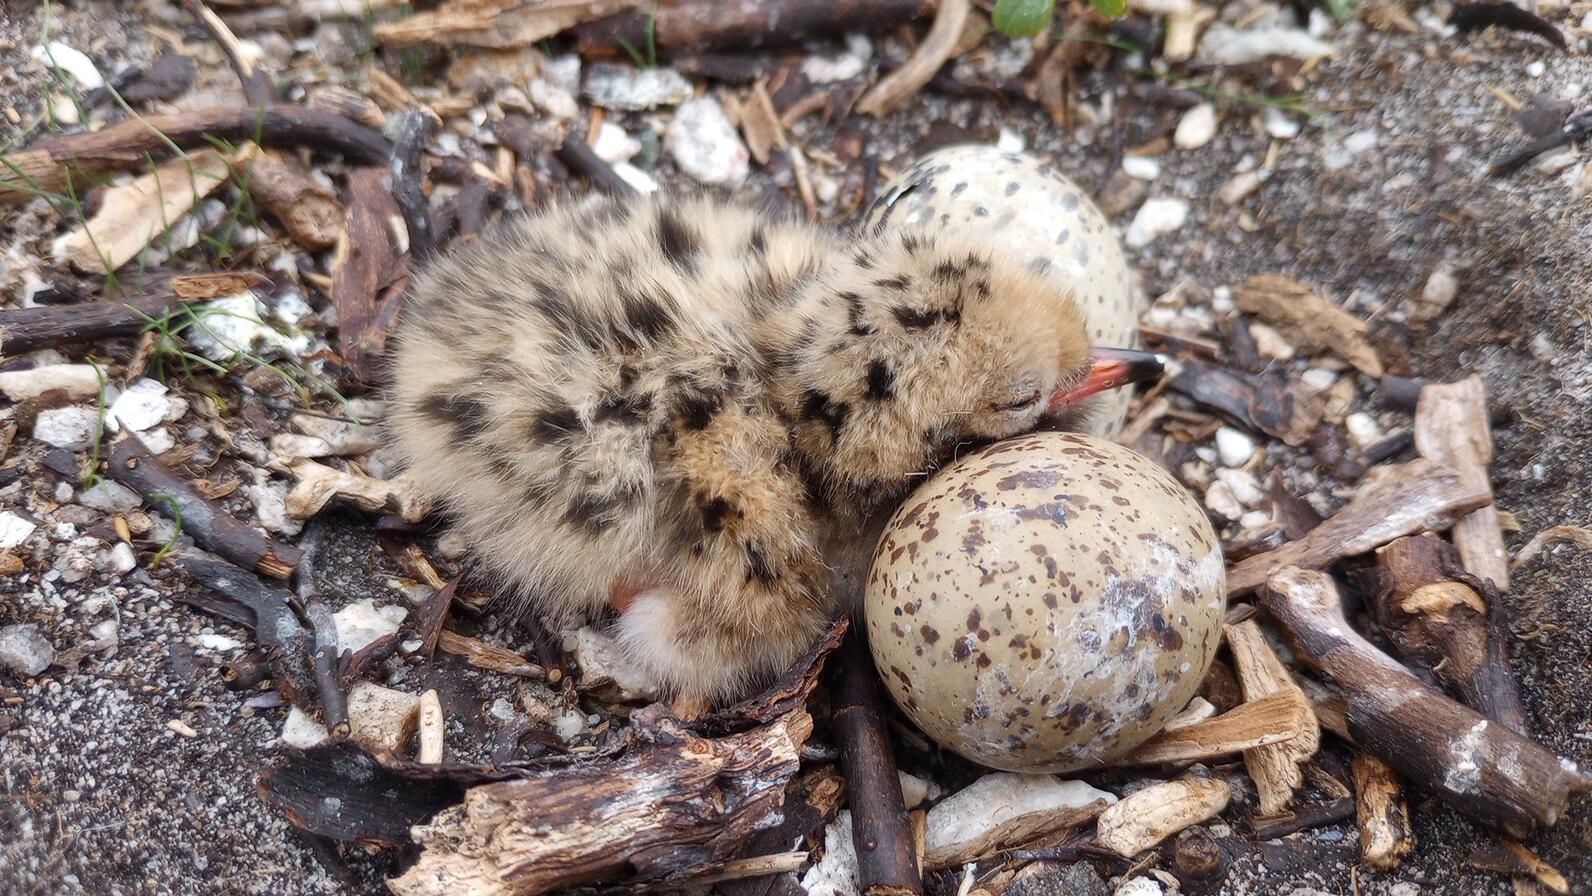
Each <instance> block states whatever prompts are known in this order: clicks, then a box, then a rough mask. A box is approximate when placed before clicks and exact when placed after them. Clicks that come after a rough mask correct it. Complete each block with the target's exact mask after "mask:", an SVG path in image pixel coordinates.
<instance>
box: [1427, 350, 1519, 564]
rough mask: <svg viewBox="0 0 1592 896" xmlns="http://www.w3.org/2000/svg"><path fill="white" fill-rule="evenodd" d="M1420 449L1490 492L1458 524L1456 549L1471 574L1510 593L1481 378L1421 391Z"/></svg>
mask: <svg viewBox="0 0 1592 896" xmlns="http://www.w3.org/2000/svg"><path fill="white" fill-rule="evenodd" d="M1415 449H1416V450H1417V451H1419V452H1420V453H1421V456H1422V457H1427V458H1431V459H1432V460H1434V461H1437V462H1438V463H1440V464H1447V465H1448V466H1450V467H1453V468H1454V471H1455V472H1456V473H1458V474H1459V476H1460V479H1462V480H1464V482H1465V483H1466V484H1467V485H1469V486H1471V487H1472V488H1477V489H1486V490H1487V496H1488V499H1489V500H1488V502H1487V504H1486V506H1483V507H1478V508H1476V509H1475V510H1473V511H1471V512H1470V513H1468V514H1466V515H1465V516H1462V517H1460V518H1459V519H1457V520H1455V521H1454V534H1453V538H1454V547H1456V548H1458V549H1459V556H1460V559H1462V560H1463V561H1464V562H1465V568H1466V569H1468V570H1470V572H1471V573H1472V574H1473V575H1475V576H1476V577H1477V578H1481V579H1491V580H1492V583H1493V584H1494V585H1496V586H1498V590H1499V591H1508V590H1509V555H1508V554H1507V553H1506V552H1505V551H1504V536H1503V530H1502V529H1500V528H1499V525H1498V509H1497V508H1496V507H1494V506H1493V504H1492V501H1491V498H1492V483H1491V481H1490V480H1489V479H1488V476H1487V465H1488V464H1490V463H1491V462H1492V454H1493V446H1492V429H1491V427H1490V426H1489V424H1488V421H1487V388H1486V386H1484V385H1483V384H1482V381H1481V377H1479V376H1475V375H1472V376H1469V377H1466V378H1465V379H1462V380H1460V381H1459V382H1457V383H1441V384H1437V383H1434V384H1432V385H1429V386H1427V387H1425V388H1424V389H1422V390H1421V397H1420V401H1419V402H1418V403H1417V404H1416V406H1415Z"/></svg>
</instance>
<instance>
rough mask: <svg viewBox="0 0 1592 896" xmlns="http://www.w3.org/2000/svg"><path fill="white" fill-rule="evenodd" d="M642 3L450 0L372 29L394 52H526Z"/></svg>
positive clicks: (612, 0)
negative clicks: (427, 47) (418, 48)
mask: <svg viewBox="0 0 1592 896" xmlns="http://www.w3.org/2000/svg"><path fill="white" fill-rule="evenodd" d="M641 2H642V0H449V2H446V3H443V4H441V5H440V6H438V7H437V8H436V9H432V10H428V11H425V12H417V13H415V14H414V15H411V16H408V17H406V18H403V19H399V20H397V21H392V22H380V23H377V25H376V39H377V40H379V41H381V42H382V43H385V44H389V45H391V46H396V47H404V46H410V45H413V44H419V43H437V44H466V45H469V46H474V47H496V48H500V49H501V48H509V47H529V46H532V45H534V44H536V43H537V42H538V41H542V40H546V39H547V38H549V37H552V36H554V35H556V34H558V33H559V32H561V31H564V30H565V29H567V28H569V27H571V26H573V25H578V24H580V23H582V22H589V21H592V20H593V19H599V18H602V17H603V16H606V15H611V14H613V13H616V12H619V11H621V10H624V9H629V8H631V7H634V6H637V5H639V4H640V3H641ZM638 46H639V45H638Z"/></svg>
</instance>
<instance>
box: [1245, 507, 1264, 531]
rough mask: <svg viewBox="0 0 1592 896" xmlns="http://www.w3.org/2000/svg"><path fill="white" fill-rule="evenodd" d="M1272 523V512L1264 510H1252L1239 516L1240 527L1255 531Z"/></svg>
mask: <svg viewBox="0 0 1592 896" xmlns="http://www.w3.org/2000/svg"><path fill="white" fill-rule="evenodd" d="M1269 525H1271V514H1270V513H1267V512H1266V511H1264V510H1251V511H1250V512H1248V513H1246V514H1244V515H1243V516H1241V517H1239V518H1238V528H1240V529H1243V530H1246V531H1253V530H1255V529H1259V528H1261V527H1263V526H1269Z"/></svg>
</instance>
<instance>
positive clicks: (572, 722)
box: [553, 710, 586, 743]
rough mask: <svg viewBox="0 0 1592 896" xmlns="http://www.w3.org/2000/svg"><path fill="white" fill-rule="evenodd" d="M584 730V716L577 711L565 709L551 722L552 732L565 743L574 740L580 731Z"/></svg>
mask: <svg viewBox="0 0 1592 896" xmlns="http://www.w3.org/2000/svg"><path fill="white" fill-rule="evenodd" d="M585 730H586V717H585V716H584V715H581V714H580V713H578V712H570V711H569V710H565V711H564V712H562V713H559V716H558V718H557V719H556V720H554V722H553V733H555V734H557V735H558V737H559V739H560V740H562V741H565V742H566V743H567V742H569V741H572V740H574V739H575V738H576V737H578V736H579V735H580V733H581V732H582V731H585Z"/></svg>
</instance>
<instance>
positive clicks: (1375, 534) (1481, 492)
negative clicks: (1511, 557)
mask: <svg viewBox="0 0 1592 896" xmlns="http://www.w3.org/2000/svg"><path fill="white" fill-rule="evenodd" d="M1489 500H1491V495H1490V493H1489V492H1488V491H1487V490H1485V489H1477V488H1475V487H1474V486H1471V485H1468V484H1467V483H1465V482H1464V480H1462V479H1461V478H1460V476H1459V474H1458V473H1456V472H1454V470H1452V469H1451V468H1449V467H1445V466H1443V465H1441V464H1437V463H1433V462H1432V461H1429V460H1414V461H1411V462H1409V463H1407V464H1404V465H1403V466H1401V467H1396V468H1393V469H1389V470H1386V471H1385V473H1384V475H1382V476H1381V477H1379V478H1378V479H1377V480H1376V481H1375V482H1373V483H1371V484H1370V485H1368V486H1366V487H1364V488H1362V489H1361V490H1360V492H1359V494H1357V495H1355V496H1354V498H1353V500H1351V501H1349V503H1348V505H1347V506H1345V507H1344V508H1343V509H1342V510H1340V511H1338V512H1337V513H1335V514H1333V515H1332V516H1331V517H1330V518H1328V519H1327V520H1325V521H1324V522H1322V523H1321V525H1319V526H1317V527H1315V528H1314V529H1312V530H1310V532H1309V534H1307V535H1305V537H1303V538H1300V539H1298V540H1297V541H1291V542H1289V543H1288V544H1285V545H1283V546H1282V547H1280V548H1277V549H1276V550H1273V551H1267V552H1266V553H1264V554H1256V555H1255V556H1253V557H1250V558H1249V559H1247V560H1242V561H1240V562H1239V563H1238V564H1237V565H1235V566H1234V567H1233V568H1231V569H1229V570H1228V571H1227V594H1228V596H1229V597H1233V596H1237V595H1240V594H1247V593H1249V592H1251V591H1254V590H1255V589H1257V588H1259V587H1260V586H1262V585H1264V584H1265V583H1266V580H1267V579H1268V578H1270V577H1271V575H1272V574H1273V573H1275V572H1276V571H1277V570H1280V569H1283V568H1284V567H1288V566H1303V567H1307V568H1312V569H1319V568H1321V567H1324V566H1326V565H1328V564H1330V563H1332V562H1334V561H1336V560H1339V559H1342V558H1344V557H1352V556H1354V555H1355V554H1363V553H1365V552H1367V551H1370V550H1373V549H1375V548H1378V547H1381V546H1382V545H1384V544H1387V543H1388V542H1390V541H1392V540H1393V539H1395V538H1398V537H1399V536H1401V535H1409V534H1410V533H1412V532H1420V531H1424V530H1428V529H1438V528H1442V527H1444V526H1445V525H1446V524H1447V523H1448V522H1450V521H1451V520H1453V519H1454V517H1455V516H1456V515H1458V514H1461V513H1466V512H1469V511H1471V510H1475V509H1476V508H1477V507H1480V506H1482V505H1483V504H1486V503H1487V502H1488V501H1489Z"/></svg>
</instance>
